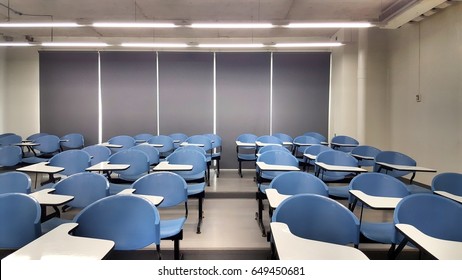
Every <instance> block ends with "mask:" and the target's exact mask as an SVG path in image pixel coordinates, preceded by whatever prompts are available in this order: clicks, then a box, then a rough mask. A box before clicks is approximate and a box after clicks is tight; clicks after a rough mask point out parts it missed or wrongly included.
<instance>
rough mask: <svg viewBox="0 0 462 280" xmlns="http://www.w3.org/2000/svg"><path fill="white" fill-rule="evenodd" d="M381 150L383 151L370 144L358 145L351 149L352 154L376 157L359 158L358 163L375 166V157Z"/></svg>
mask: <svg viewBox="0 0 462 280" xmlns="http://www.w3.org/2000/svg"><path fill="white" fill-rule="evenodd" d="M380 152H381V150H379V149H378V148H376V147H373V146H368V145H360V146H356V147H354V148H353V149H352V150H351V153H352V154H355V155H359V156H365V157H372V158H374V159H372V160H367V159H358V165H359V166H374V165H375V157H376V156H377V155H378V153H380Z"/></svg>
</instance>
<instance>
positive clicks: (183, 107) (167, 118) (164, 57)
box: [159, 52, 213, 135]
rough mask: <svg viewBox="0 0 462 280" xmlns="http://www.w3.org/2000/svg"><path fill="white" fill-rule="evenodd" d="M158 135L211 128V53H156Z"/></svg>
mask: <svg viewBox="0 0 462 280" xmlns="http://www.w3.org/2000/svg"><path fill="white" fill-rule="evenodd" d="M159 103H160V105H161V106H160V108H159V119H160V134H165V135H168V134H171V133H176V132H182V133H185V134H187V135H194V134H203V133H211V132H212V131H213V53H182V52H178V53H159Z"/></svg>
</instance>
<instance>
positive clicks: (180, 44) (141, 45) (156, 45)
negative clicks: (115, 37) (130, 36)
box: [120, 43, 188, 48]
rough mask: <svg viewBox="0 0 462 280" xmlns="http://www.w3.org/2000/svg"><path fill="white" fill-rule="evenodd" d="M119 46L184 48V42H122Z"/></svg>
mask: <svg viewBox="0 0 462 280" xmlns="http://www.w3.org/2000/svg"><path fill="white" fill-rule="evenodd" d="M120 46H121V47H127V48H186V47H188V44H185V43H122V44H120Z"/></svg>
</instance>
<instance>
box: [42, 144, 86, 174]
mask: <svg viewBox="0 0 462 280" xmlns="http://www.w3.org/2000/svg"><path fill="white" fill-rule="evenodd" d="M48 165H51V166H59V167H64V170H63V171H61V172H60V173H61V174H63V175H66V176H70V175H72V174H76V173H80V172H84V171H85V170H86V169H87V168H88V167H90V155H89V154H88V153H87V152H85V151H82V150H67V151H64V152H61V153H59V154H56V155H54V156H53V157H52V158H51V159H50V161H49V164H48Z"/></svg>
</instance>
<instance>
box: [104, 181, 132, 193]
mask: <svg viewBox="0 0 462 280" xmlns="http://www.w3.org/2000/svg"><path fill="white" fill-rule="evenodd" d="M129 188H131V184H117V183H109V195H115V194H118V193H119V192H121V191H123V190H125V189H129Z"/></svg>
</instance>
